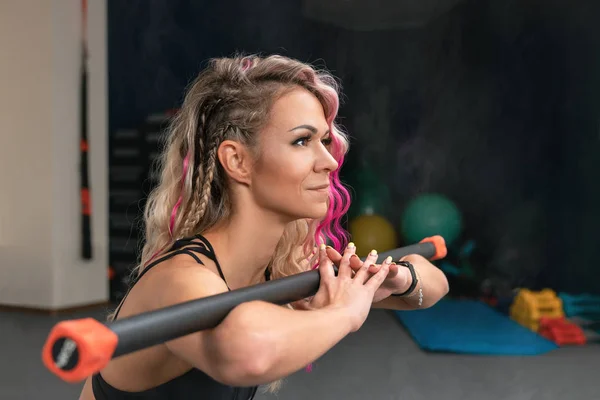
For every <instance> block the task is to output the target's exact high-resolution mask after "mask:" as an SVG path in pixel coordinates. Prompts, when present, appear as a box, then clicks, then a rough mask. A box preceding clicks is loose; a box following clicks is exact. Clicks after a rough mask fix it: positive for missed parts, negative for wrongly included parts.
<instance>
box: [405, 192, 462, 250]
mask: <svg viewBox="0 0 600 400" xmlns="http://www.w3.org/2000/svg"><path fill="white" fill-rule="evenodd" d="M401 224H402V225H401V233H402V236H403V238H404V240H406V242H407V243H418V242H420V241H421V240H423V239H424V238H426V237H430V236H434V235H440V236H442V237H443V238H444V240H445V241H446V244H447V245H450V244H452V243H453V242H454V241H455V240H456V239H457V238H458V237H459V235H460V233H461V231H462V215H461V213H460V211H459V210H458V208H457V207H456V205H455V204H454V203H453V202H452V201H451V200H450V199H448V198H447V197H445V196H443V195H441V194H436V193H427V194H422V195H420V196H417V197H416V198H414V199H413V200H411V201H410V202H409V203H408V204H407V206H406V208H405V209H404V212H403V214H402V223H401Z"/></svg>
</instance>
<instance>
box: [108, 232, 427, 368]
mask: <svg viewBox="0 0 600 400" xmlns="http://www.w3.org/2000/svg"><path fill="white" fill-rule="evenodd" d="M435 250H436V249H435V246H434V245H433V244H432V243H429V242H425V243H418V244H413V245H410V246H406V247H401V248H398V249H394V250H392V251H389V252H383V253H381V254H379V256H378V261H377V263H381V262H382V261H383V260H384V259H385V258H387V257H388V256H391V257H392V259H394V260H397V259H399V258H401V257H404V256H406V255H409V254H420V255H422V256H423V257H425V258H431V257H433V255H434V254H435ZM380 260H381V261H380ZM319 282H320V274H319V271H318V270H312V271H307V272H302V273H299V274H296V275H292V276H288V277H284V278H281V279H276V280H272V281H268V282H264V283H260V284H257V285H253V286H249V287H245V288H241V289H236V290H232V291H230V292H224V293H219V294H217V295H213V296H208V297H203V298H201V299H197V300H192V301H189V302H185V303H180V304H176V305H173V306H169V307H166V308H163V309H160V310H155V311H150V312H146V313H143V314H139V315H135V316H132V317H128V318H124V319H121V320H117V321H114V322H110V323H108V324H107V326H109V327H110V329H111V330H112V331H113V332H115V333H116V334H117V336H118V337H119V343H118V345H117V348H116V349H115V353H114V357H118V356H121V355H124V354H127V353H131V352H134V351H137V350H140V349H144V348H147V347H150V346H154V345H156V344H159V343H164V342H166V341H169V340H172V339H176V338H178V337H182V336H185V335H187V334H190V333H193V332H198V331H202V330H205V329H210V328H214V327H215V326H217V325H218V324H219V323H220V322H221V321H222V320H223V319H224V318H225V317H226V316H227V314H228V313H229V312H230V311H231V310H232V309H233V308H235V307H236V306H238V305H240V304H242V303H245V302H249V301H254V300H261V301H266V302H269V303H274V304H279V305H283V304H287V303H290V302H293V301H298V300H301V299H305V298H307V297H310V296H313V295H314V294H315V293H316V292H317V291H318V289H319Z"/></svg>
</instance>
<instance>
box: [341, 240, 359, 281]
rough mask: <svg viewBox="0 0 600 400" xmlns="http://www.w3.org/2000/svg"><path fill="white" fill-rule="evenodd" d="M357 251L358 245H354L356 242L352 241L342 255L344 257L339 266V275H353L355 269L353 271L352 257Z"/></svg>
mask: <svg viewBox="0 0 600 400" xmlns="http://www.w3.org/2000/svg"><path fill="white" fill-rule="evenodd" d="M355 251H356V247H355V246H354V243H352V242H350V243H348V246H347V247H346V249H345V250H344V255H343V256H342V259H341V260H340V264H339V267H338V268H339V272H338V276H340V277H345V278H351V277H352V274H353V271H352V268H350V257H351V256H352V255H353V254H354V252H355Z"/></svg>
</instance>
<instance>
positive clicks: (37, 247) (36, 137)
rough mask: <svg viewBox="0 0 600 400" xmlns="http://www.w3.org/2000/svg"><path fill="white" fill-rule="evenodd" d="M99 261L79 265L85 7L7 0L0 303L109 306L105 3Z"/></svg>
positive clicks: (97, 141)
mask: <svg viewBox="0 0 600 400" xmlns="http://www.w3.org/2000/svg"><path fill="white" fill-rule="evenodd" d="M88 3H89V5H88V7H89V10H88V12H89V14H88V15H89V16H88V38H89V51H90V60H89V74H90V81H89V95H90V99H89V107H90V109H89V117H90V125H89V146H90V154H89V157H90V169H91V191H92V212H93V216H92V218H93V220H92V224H93V231H92V235H93V251H94V258H93V260H92V261H83V260H81V259H80V257H79V254H80V251H79V242H80V238H79V236H80V231H81V229H80V227H79V176H78V167H79V156H78V149H79V131H78V129H79V128H78V127H79V122H78V120H79V111H78V104H79V92H78V90H79V75H78V74H79V63H80V58H79V57H80V41H79V38H80V32H81V25H80V0H54V1H46V0H28V1H21V0H3V1H2V2H0V55H1V59H2V62H0V304H4V305H15V306H24V307H38V308H48V309H59V308H65V307H72V306H79V305H85V304H91V303H98V302H103V301H106V300H107V299H108V281H107V268H108V255H107V254H108V231H107V209H108V204H107V193H108V185H107V174H108V165H107V142H108V133H107V81H106V80H107V65H106V63H107V57H106V0H93V1H89V2H88Z"/></svg>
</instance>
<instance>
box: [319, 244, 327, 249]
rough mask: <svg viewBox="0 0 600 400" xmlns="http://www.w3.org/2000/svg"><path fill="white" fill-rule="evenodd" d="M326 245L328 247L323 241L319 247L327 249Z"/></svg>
mask: <svg viewBox="0 0 600 400" xmlns="http://www.w3.org/2000/svg"><path fill="white" fill-rule="evenodd" d="M326 247H327V246H325V243H321V245H320V246H319V248H320V249H321V250H325V248H326Z"/></svg>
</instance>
